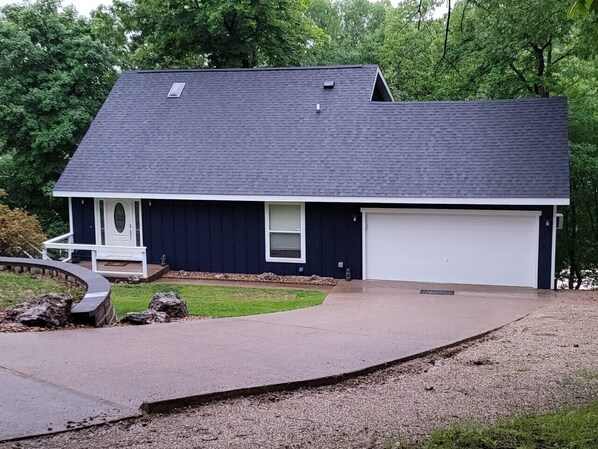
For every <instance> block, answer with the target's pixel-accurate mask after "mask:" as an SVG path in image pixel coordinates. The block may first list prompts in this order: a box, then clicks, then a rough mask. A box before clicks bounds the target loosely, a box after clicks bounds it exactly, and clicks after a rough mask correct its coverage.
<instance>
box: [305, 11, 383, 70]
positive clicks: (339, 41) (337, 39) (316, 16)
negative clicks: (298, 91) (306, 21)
mask: <svg viewBox="0 0 598 449" xmlns="http://www.w3.org/2000/svg"><path fill="white" fill-rule="evenodd" d="M390 8H391V6H390V2H389V1H388V0H385V1H380V2H370V1H368V0H339V1H331V0H315V1H313V2H312V3H311V6H310V8H309V11H308V16H309V18H310V19H311V21H312V22H313V23H314V24H315V26H316V27H317V28H318V29H320V30H322V31H323V33H324V36H325V38H324V39H323V40H321V41H320V42H319V45H316V46H314V47H313V48H312V49H311V51H308V52H307V56H306V58H305V59H304V61H303V65H331V64H377V63H379V60H380V57H379V51H380V49H381V46H382V42H383V24H384V20H385V18H386V13H387V11H388V10H390Z"/></svg>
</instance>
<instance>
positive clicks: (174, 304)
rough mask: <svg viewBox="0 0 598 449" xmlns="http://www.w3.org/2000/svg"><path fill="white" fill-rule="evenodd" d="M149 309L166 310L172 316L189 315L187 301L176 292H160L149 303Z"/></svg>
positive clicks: (183, 316)
mask: <svg viewBox="0 0 598 449" xmlns="http://www.w3.org/2000/svg"><path fill="white" fill-rule="evenodd" d="M148 307H149V309H150V310H155V311H156V312H165V313H166V314H168V316H169V317H171V318H185V317H186V316H189V311H188V310H187V303H186V302H185V301H183V300H181V298H180V297H179V295H178V294H177V293H176V292H158V293H156V294H155V295H154V297H153V298H152V301H151V302H150V303H149V306H148Z"/></svg>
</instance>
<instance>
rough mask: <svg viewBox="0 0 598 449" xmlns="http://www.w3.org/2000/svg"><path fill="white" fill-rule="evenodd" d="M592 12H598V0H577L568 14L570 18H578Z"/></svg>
mask: <svg viewBox="0 0 598 449" xmlns="http://www.w3.org/2000/svg"><path fill="white" fill-rule="evenodd" d="M591 13H598V0H575V3H573V5H572V6H571V9H569V13H568V14H567V15H568V17H569V18H570V19H577V18H579V17H583V16H585V15H589V14H591Z"/></svg>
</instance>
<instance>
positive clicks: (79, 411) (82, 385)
mask: <svg viewBox="0 0 598 449" xmlns="http://www.w3.org/2000/svg"><path fill="white" fill-rule="evenodd" d="M422 288H433V289H454V290H455V294H454V295H452V296H437V295H421V294H420V289H422ZM553 297H554V294H553V293H552V292H550V291H539V290H533V289H522V288H499V287H475V286H451V285H449V286H442V285H430V284H426V285H423V284H415V283H401V282H389V281H351V282H345V281H342V282H340V283H339V284H338V285H337V286H336V287H334V289H332V291H331V292H330V294H329V295H328V297H327V299H326V300H325V302H324V304H322V305H321V306H317V307H311V308H307V309H300V310H294V311H289V312H278V313H271V314H264V315H254V316H249V317H242V318H227V319H218V320H190V321H185V322H175V323H170V324H159V325H149V326H141V327H134V326H118V327H110V328H102V329H77V330H65V331H52V332H32V333H15V334H0V440H3V439H9V438H15V437H22V436H27V435H35V434H43V433H47V432H48V428H50V427H51V429H52V431H60V430H64V429H68V428H72V427H78V426H84V425H87V424H89V423H90V421H88V419H90V420H91V422H101V421H102V420H110V419H119V418H122V417H125V416H135V415H136V414H138V413H139V407H140V406H141V405H142V403H144V402H150V403H151V402H155V401H165V400H173V399H177V398H185V397H189V396H197V395H202V394H209V393H215V392H224V391H229V390H236V389H242V388H255V387H262V386H267V385H272V384H281V383H285V382H301V381H309V380H314V379H320V378H325V377H329V376H339V375H343V374H346V373H351V372H355V371H359V370H364V369H367V368H368V367H372V366H377V365H381V364H384V363H389V362H393V361H397V360H400V359H403V358H407V357H412V356H414V355H416V354H419V353H422V352H426V351H429V350H432V349H435V348H438V347H442V346H446V345H450V344H453V343H456V342H459V341H462V340H465V339H469V338H472V337H475V336H476V335H479V334H483V333H486V332H488V331H490V330H492V329H495V328H497V327H500V326H503V325H505V324H507V323H509V322H511V321H514V320H516V319H519V318H521V317H523V316H525V315H526V314H528V313H530V312H531V311H533V310H535V309H537V308H538V307H541V306H542V305H544V304H546V303H547V302H548V301H550V300H551V299H553ZM48 423H51V424H48Z"/></svg>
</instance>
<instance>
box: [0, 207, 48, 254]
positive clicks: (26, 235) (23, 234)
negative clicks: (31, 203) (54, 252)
mask: <svg viewBox="0 0 598 449" xmlns="http://www.w3.org/2000/svg"><path fill="white" fill-rule="evenodd" d="M44 240H45V236H44V233H43V232H42V227H41V225H40V224H39V221H38V220H37V217H35V215H31V214H28V213H27V212H25V211H24V210H22V209H11V208H9V207H8V206H6V205H5V204H0V256H7V257H25V256H28V255H32V256H35V255H36V254H35V253H36V252H37V251H39V250H41V246H42V242H43V241H44Z"/></svg>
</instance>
